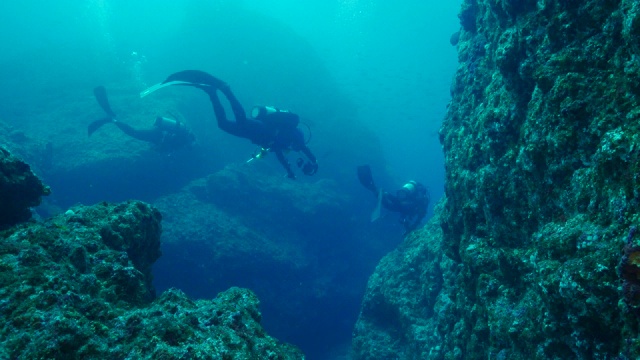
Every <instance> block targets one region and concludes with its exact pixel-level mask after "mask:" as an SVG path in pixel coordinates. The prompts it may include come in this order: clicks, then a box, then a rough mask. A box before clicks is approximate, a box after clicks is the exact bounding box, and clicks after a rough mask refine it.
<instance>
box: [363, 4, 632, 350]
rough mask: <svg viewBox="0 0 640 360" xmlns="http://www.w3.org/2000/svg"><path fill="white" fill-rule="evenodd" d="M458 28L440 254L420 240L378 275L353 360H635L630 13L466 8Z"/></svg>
mask: <svg viewBox="0 0 640 360" xmlns="http://www.w3.org/2000/svg"><path fill="white" fill-rule="evenodd" d="M460 18H461V24H462V31H461V33H460V42H459V44H458V49H459V59H460V66H459V68H458V71H457V73H456V77H455V80H454V83H453V85H452V97H453V99H452V101H451V104H450V107H449V111H448V114H447V116H446V119H445V121H444V124H443V127H442V129H441V141H442V143H443V147H444V151H445V161H446V174H447V175H446V200H445V201H444V204H443V205H442V213H441V214H440V215H439V216H438V219H436V220H434V221H437V222H439V224H440V225H441V227H442V239H441V240H442V245H441V246H442V251H443V256H442V257H438V256H435V255H434V256H431V255H430V254H437V250H435V249H436V248H437V246H436V245H434V243H435V242H438V241H439V240H440V235H439V232H438V231H437V230H435V229H433V228H431V230H430V231H428V233H425V232H424V231H423V232H421V233H420V238H419V239H413V238H411V239H408V240H407V242H406V244H405V247H404V248H403V249H402V250H399V253H395V254H393V255H390V256H389V258H387V259H386V260H385V262H383V263H382V264H381V265H380V267H379V269H378V271H377V273H376V275H375V276H373V277H372V278H371V281H370V283H369V289H370V293H369V295H367V298H366V299H365V303H364V304H363V309H362V314H361V318H360V321H359V324H358V327H357V329H358V332H357V334H356V337H355V338H354V345H355V347H354V348H355V358H356V359H377V358H380V357H378V355H379V353H380V351H381V350H380V349H379V346H381V345H380V344H388V345H387V346H390V347H391V348H392V349H394V350H395V352H394V353H395V354H397V355H396V356H397V358H400V359H417V358H420V359H463V358H464V359H487V358H489V359H493V358H496V359H534V358H535V359H613V358H618V359H636V358H638V357H639V356H640V345H639V344H640V338H639V337H638V330H639V329H638V316H639V315H640V311H639V310H640V295H639V294H640V279H639V276H638V274H640V261H639V260H638V259H639V258H640V256H639V255H640V252H639V250H640V237H639V236H637V235H636V227H637V226H638V225H639V224H640V217H639V214H638V210H639V207H640V202H639V200H640V190H639V187H638V185H639V181H640V178H639V177H638V174H639V171H638V170H639V169H640V168H639V164H640V162H639V161H640V149H639V148H638V146H639V145H640V144H639V142H640V135H638V134H639V130H640V129H639V127H640V125H639V124H640V122H639V120H640V119H639V117H640V111H639V109H640V106H639V105H640V103H639V100H640V99H639V95H640V87H638V84H640V48H639V47H638V43H637V39H638V38H640V5H639V4H638V2H637V1H581V2H576V1H493V0H491V1H489V0H487V1H480V0H478V1H475V0H468V1H465V3H464V4H463V6H462V10H461V13H460ZM427 229H429V228H427ZM415 253H418V254H419V255H418V254H415ZM407 256H408V257H409V259H411V258H412V257H422V258H425V259H431V258H432V259H431V260H428V261H425V262H421V263H415V264H414V263H412V262H410V261H409V262H408V261H407V260H406V259H407ZM411 267H413V268H414V269H415V272H413V273H410V272H409V270H410V269H411ZM406 274H410V275H406ZM411 274H413V275H411ZM402 275H404V276H406V281H404V282H403V283H402V284H400V283H398V282H396V281H392V278H393V277H399V276H402ZM426 279H429V280H426ZM415 281H428V282H429V283H434V284H440V283H441V284H443V285H442V290H441V291H439V292H437V293H436V292H432V291H425V287H426V285H427V284H423V285H422V286H421V287H416V286H415V285H414V282H415ZM385 284H387V285H385ZM427 289H428V288H427ZM379 294H384V295H385V296H386V298H385V297H381V296H380V295H379ZM380 299H383V300H384V301H380ZM420 309H422V310H420ZM420 311H422V312H420ZM393 314H400V315H401V316H400V320H399V321H396V322H387V323H385V322H384V321H381V320H380V319H392V318H393V316H392V315H393ZM425 324H426V325H427V327H426V328H425V327H423V326H424V325H425ZM383 335H384V336H383Z"/></svg>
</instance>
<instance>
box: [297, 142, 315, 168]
mask: <svg viewBox="0 0 640 360" xmlns="http://www.w3.org/2000/svg"><path fill="white" fill-rule="evenodd" d="M300 151H302V153H303V154H304V156H306V157H307V159H309V161H311V162H312V163H314V164H315V163H317V162H318V159H316V156H315V155H313V153H312V152H311V150H310V149H309V147H307V146H306V145H304V146H303V147H302V148H301V149H300Z"/></svg>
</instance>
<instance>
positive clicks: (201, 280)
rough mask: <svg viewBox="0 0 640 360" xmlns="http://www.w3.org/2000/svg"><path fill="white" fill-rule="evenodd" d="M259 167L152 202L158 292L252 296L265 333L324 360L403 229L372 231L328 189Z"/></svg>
mask: <svg viewBox="0 0 640 360" xmlns="http://www.w3.org/2000/svg"><path fill="white" fill-rule="evenodd" d="M268 160H275V159H263V160H260V161H265V162H266V161H268ZM258 165H259V164H254V163H252V164H250V165H240V166H228V167H226V168H225V169H224V170H221V171H219V172H217V173H215V174H212V175H210V176H208V177H206V178H203V179H200V180H196V181H194V182H192V183H191V184H190V185H189V186H187V187H185V189H184V190H183V191H182V192H180V193H176V194H172V195H168V196H166V197H163V198H161V199H159V200H158V201H156V202H155V204H154V205H155V206H157V208H158V209H160V211H161V212H162V214H163V219H164V220H163V228H164V233H163V253H164V255H163V257H162V259H160V261H159V262H158V264H157V266H156V267H155V269H154V270H155V274H156V278H157V280H158V282H157V283H156V285H157V286H158V288H164V287H171V286H175V287H179V288H180V289H182V290H183V291H185V292H186V293H187V294H189V295H190V296H193V297H197V298H207V297H211V296H213V294H215V293H217V292H218V291H221V290H223V289H226V288H228V287H229V286H241V287H247V288H250V289H251V290H253V291H255V292H256V294H257V295H258V296H259V297H260V300H261V301H262V305H263V312H264V314H265V316H264V317H265V319H264V326H265V327H266V328H267V329H268V331H269V333H270V334H272V335H274V336H277V337H278V338H280V339H283V340H286V341H288V342H291V343H294V344H296V345H299V346H300V347H301V348H303V350H305V352H307V353H309V354H310V353H312V352H316V353H317V352H321V351H326V348H327V347H328V346H333V345H335V343H336V342H337V341H341V340H343V339H345V338H348V337H349V335H350V334H351V331H352V325H353V323H354V322H355V320H356V316H357V312H358V308H359V306H360V302H361V299H362V295H363V293H364V286H365V283H366V279H367V277H368V276H369V275H370V274H371V272H372V271H373V269H374V267H375V264H376V263H377V262H378V261H379V259H380V258H381V257H382V256H383V255H384V254H385V253H386V252H388V251H390V250H391V249H392V248H393V247H394V246H395V243H394V242H393V240H392V239H394V238H393V235H394V234H395V238H396V239H398V238H400V236H401V226H400V225H399V224H398V227H397V228H393V229H389V228H386V227H384V226H382V225H383V224H382V223H383V222H381V224H375V226H374V225H371V224H370V223H369V218H368V209H366V210H367V212H366V213H364V214H361V216H354V213H353V208H354V207H353V206H352V205H351V204H350V202H351V201H353V200H352V199H351V198H350V197H349V196H348V195H346V194H344V193H342V192H341V189H340V188H339V187H338V186H336V184H335V182H333V181H330V180H321V181H317V182H304V181H303V180H298V181H289V180H287V179H284V178H283V177H282V176H279V175H278V176H276V175H271V176H270V175H265V173H263V172H260V171H256V170H255V169H256V166H258ZM283 180H285V181H283ZM362 193H364V194H363V195H367V198H366V200H369V201H370V202H371V204H373V202H374V199H373V197H372V196H371V195H370V194H369V193H368V192H367V191H366V190H362ZM395 230H397V231H395ZM328 314H330V315H328ZM310 334H317V337H318V338H322V339H323V341H317V339H314V338H313V336H310Z"/></svg>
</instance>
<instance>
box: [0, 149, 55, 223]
mask: <svg viewBox="0 0 640 360" xmlns="http://www.w3.org/2000/svg"><path fill="white" fill-rule="evenodd" d="M50 192H51V190H50V189H49V187H47V186H45V185H44V184H42V181H40V179H39V178H38V177H37V176H36V175H35V174H34V173H33V172H32V171H31V168H30V167H29V165H28V164H27V163H25V162H24V161H22V160H20V159H18V158H16V157H15V156H13V155H11V153H10V152H9V151H8V150H6V149H5V148H3V147H0V229H2V228H5V227H7V226H11V225H15V224H17V223H19V222H22V221H27V220H29V219H30V218H31V209H30V208H31V207H34V206H38V205H39V204H40V201H41V198H42V196H46V195H49V194H50Z"/></svg>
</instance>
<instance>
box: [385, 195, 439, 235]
mask: <svg viewBox="0 0 640 360" xmlns="http://www.w3.org/2000/svg"><path fill="white" fill-rule="evenodd" d="M382 206H383V207H384V208H385V209H387V210H389V211H394V212H397V213H400V222H401V223H402V225H404V227H405V230H406V231H407V232H409V231H412V230H414V229H415V228H416V227H417V226H418V225H419V224H420V222H421V221H422V219H423V218H424V217H425V216H426V215H427V208H428V207H429V192H428V191H427V189H426V188H425V187H424V186H423V185H422V184H419V183H416V185H415V188H414V189H413V190H407V189H405V188H402V189H400V190H397V191H396V193H395V194H391V193H388V192H386V191H383V193H382Z"/></svg>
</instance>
